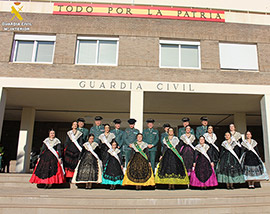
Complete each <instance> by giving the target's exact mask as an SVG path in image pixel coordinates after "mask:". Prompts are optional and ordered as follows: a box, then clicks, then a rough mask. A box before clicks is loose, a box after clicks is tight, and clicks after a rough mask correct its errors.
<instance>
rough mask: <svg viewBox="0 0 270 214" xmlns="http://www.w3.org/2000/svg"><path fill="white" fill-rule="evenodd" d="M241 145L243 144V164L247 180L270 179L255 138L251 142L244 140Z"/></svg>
mask: <svg viewBox="0 0 270 214" xmlns="http://www.w3.org/2000/svg"><path fill="white" fill-rule="evenodd" d="M241 145H242V156H241V165H242V168H243V170H244V177H245V180H246V181H255V180H257V181H262V180H269V177H268V174H267V172H266V169H265V166H264V164H263V162H262V160H261V158H260V157H259V151H258V147H257V142H256V141H255V140H253V139H252V140H251V142H250V143H249V142H247V141H246V140H244V141H243V142H242V144H241ZM251 148H253V151H252V150H251ZM254 151H255V152H256V153H257V155H256V154H255V153H254Z"/></svg>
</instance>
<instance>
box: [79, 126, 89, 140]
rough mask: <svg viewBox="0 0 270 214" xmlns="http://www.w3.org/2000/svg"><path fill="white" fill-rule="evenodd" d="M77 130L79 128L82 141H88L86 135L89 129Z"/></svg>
mask: <svg viewBox="0 0 270 214" xmlns="http://www.w3.org/2000/svg"><path fill="white" fill-rule="evenodd" d="M77 130H79V131H80V132H81V133H82V134H83V135H82V136H83V137H82V138H83V142H84V143H85V142H87V141H88V136H89V130H88V129H87V128H84V127H83V128H77Z"/></svg>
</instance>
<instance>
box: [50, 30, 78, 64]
mask: <svg viewBox="0 0 270 214" xmlns="http://www.w3.org/2000/svg"><path fill="white" fill-rule="evenodd" d="M76 38H77V35H76V34H56V45H55V53H54V63H55V64H74V62H75V54H76Z"/></svg>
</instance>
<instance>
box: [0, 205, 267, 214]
mask: <svg viewBox="0 0 270 214" xmlns="http://www.w3.org/2000/svg"><path fill="white" fill-rule="evenodd" d="M269 209H270V205H267V204H249V205H239V206H230V205H220V206H200V207H182V206H153V207H145V206H137V207H136V208H128V207H91V206H80V207H76V206H73V205H71V206H70V205H66V206H51V205H49V206H46V205H41V206H40V205H31V206H27V205H19V206H18V205H16V204H15V205H14V204H13V205H12V207H11V206H10V205H8V204H7V205H0V212H1V213H12V214H16V213H20V214H24V213H25V214H26V213H31V214H43V213H44V214H48V213H50V214H59V213H65V214H74V213H79V214H84V213H91V214H101V213H104V214H122V213H123V214H126V213H129V214H153V213H155V214H164V213H170V214H179V213H180V214H181V213H188V214H198V213H205V214H221V213H222V214H225V213H227V214H229V213H243V214H246V213H252V214H254V213H260V214H261V213H268V214H269Z"/></svg>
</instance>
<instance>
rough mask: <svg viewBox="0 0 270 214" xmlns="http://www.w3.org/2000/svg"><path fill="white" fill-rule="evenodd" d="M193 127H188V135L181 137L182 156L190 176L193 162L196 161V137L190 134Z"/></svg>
mask: <svg viewBox="0 0 270 214" xmlns="http://www.w3.org/2000/svg"><path fill="white" fill-rule="evenodd" d="M190 131H191V127H190V126H186V134H183V135H182V136H181V137H180V142H181V144H180V145H181V149H180V155H181V156H182V157H183V160H184V163H185V166H186V169H187V173H188V176H190V175H191V172H192V167H193V160H194V151H195V140H196V137H195V136H194V135H193V134H191V133H190Z"/></svg>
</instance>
